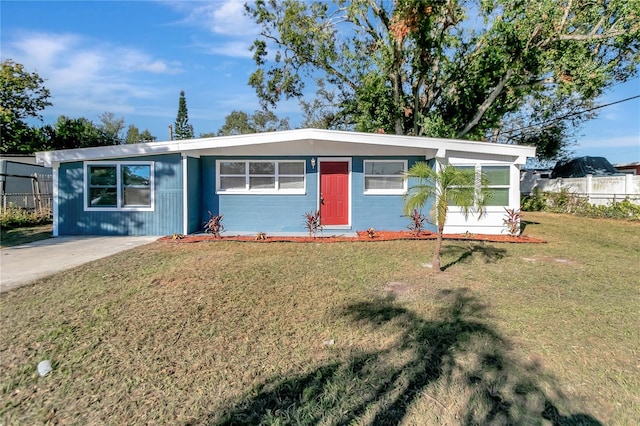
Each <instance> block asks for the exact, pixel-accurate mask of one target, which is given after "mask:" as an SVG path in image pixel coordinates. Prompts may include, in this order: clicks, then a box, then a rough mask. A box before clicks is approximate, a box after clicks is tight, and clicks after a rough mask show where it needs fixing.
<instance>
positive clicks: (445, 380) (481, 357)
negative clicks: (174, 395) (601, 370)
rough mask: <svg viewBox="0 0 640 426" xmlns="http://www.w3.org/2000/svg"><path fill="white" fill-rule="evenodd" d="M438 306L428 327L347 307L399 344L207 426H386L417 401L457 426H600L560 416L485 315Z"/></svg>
mask: <svg viewBox="0 0 640 426" xmlns="http://www.w3.org/2000/svg"><path fill="white" fill-rule="evenodd" d="M439 297H441V298H443V299H444V302H445V305H446V307H445V308H443V309H442V311H441V312H440V315H439V318H440V319H439V320H434V321H427V320H425V319H422V318H420V317H418V316H417V315H415V314H414V313H413V312H411V311H410V310H408V309H405V308H403V307H401V306H398V305H397V304H395V303H394V302H393V300H392V299H381V300H378V301H375V302H367V303H359V304H355V305H351V306H348V307H346V309H345V312H344V313H345V315H347V316H349V317H351V318H352V319H353V320H354V322H355V323H356V325H357V326H362V327H391V329H393V330H394V331H396V332H397V334H396V335H397V336H398V340H396V343H395V344H393V345H388V346H389V347H387V348H386V349H381V350H379V351H374V352H365V353H356V354H352V355H350V356H348V357H346V359H344V360H341V361H337V362H333V363H330V364H328V365H323V366H320V367H318V368H316V369H314V370H313V371H311V372H310V373H309V374H306V375H300V376H293V377H287V378H281V379H275V380H273V381H270V382H268V383H264V384H261V385H259V386H257V387H256V388H254V389H253V390H251V391H250V392H249V393H248V394H247V395H246V396H245V397H244V398H243V399H242V400H241V401H238V402H237V403H236V404H234V405H233V406H232V407H229V408H228V410H226V411H225V412H223V413H215V414H212V415H211V416H210V417H209V418H208V419H206V420H205V422H206V423H208V424H217V425H239V424H309V425H311V424H317V423H322V424H332V425H346V424H351V423H352V422H357V421H358V420H363V421H364V423H365V424H374V425H392V424H398V423H400V422H401V421H402V420H403V419H404V418H405V416H406V415H407V413H408V410H409V409H410V408H411V407H412V406H413V404H414V402H417V401H419V400H422V404H427V406H426V408H425V409H426V410H427V411H428V412H431V411H436V410H439V412H440V415H441V416H442V415H444V416H446V417H445V422H446V418H449V419H450V420H451V421H454V420H453V419H456V420H455V421H456V422H459V423H460V424H463V425H476V424H523V423H524V424H539V423H542V421H543V419H546V420H548V421H550V422H551V424H553V425H556V426H565V425H600V424H601V423H600V422H599V421H597V420H596V419H595V418H593V417H591V416H589V415H587V414H576V415H569V416H563V415H561V414H560V412H559V410H558V405H563V402H564V401H563V400H561V399H558V398H561V397H554V401H552V399H551V398H550V397H549V396H548V395H547V394H546V393H545V391H544V390H543V389H542V383H541V381H540V380H541V379H540V377H541V376H542V371H541V370H540V368H539V367H538V366H536V365H526V366H525V365H520V364H519V363H517V362H515V361H514V360H512V359H510V358H509V355H508V344H507V342H505V341H504V340H503V339H502V338H501V337H500V336H499V335H498V334H497V333H496V332H495V331H494V330H492V329H491V328H490V327H488V326H487V325H486V324H484V323H482V322H481V321H480V320H479V318H481V315H482V314H483V311H484V308H483V306H482V305H480V304H479V303H478V302H477V301H476V300H474V298H472V297H470V296H469V295H468V293H467V291H465V290H459V291H442V292H440V294H439ZM461 357H462V358H464V360H465V361H464V362H460V361H459V360H460V359H461ZM473 360H474V361H473ZM453 388H455V389H453ZM458 388H460V389H458ZM434 389H440V392H441V393H445V394H446V393H447V391H450V392H449V396H450V397H449V398H447V397H446V395H445V397H444V398H443V397H438V398H440V399H438V398H436V397H433V396H430V395H429V394H428V393H427V391H429V392H433V391H434ZM452 389H453V390H452ZM554 394H556V395H561V394H560V393H559V392H557V391H554ZM425 401H426V402H425ZM452 401H453V402H452ZM429 404H430V405H431V406H429ZM427 415H428V414H427ZM437 418H438V417H434V418H432V421H437V420H435V419H437ZM440 419H441V420H442V417H440ZM427 421H428V419H427ZM449 423H450V422H449Z"/></svg>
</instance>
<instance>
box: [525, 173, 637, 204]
mask: <svg viewBox="0 0 640 426" xmlns="http://www.w3.org/2000/svg"><path fill="white" fill-rule="evenodd" d="M534 188H539V189H540V190H541V191H543V192H560V191H561V190H562V189H565V190H567V191H569V193H571V194H574V195H577V196H579V197H584V198H586V199H587V200H588V201H589V203H591V204H594V205H607V204H611V203H612V202H616V201H623V200H625V199H628V200H629V201H631V202H632V203H634V204H638V205H640V175H631V174H625V175H616V176H593V175H587V176H586V177H582V178H557V179H547V178H540V177H539V176H538V175H536V174H530V173H525V174H523V175H522V176H521V179H520V193H521V194H522V195H529V194H531V193H533V190H534Z"/></svg>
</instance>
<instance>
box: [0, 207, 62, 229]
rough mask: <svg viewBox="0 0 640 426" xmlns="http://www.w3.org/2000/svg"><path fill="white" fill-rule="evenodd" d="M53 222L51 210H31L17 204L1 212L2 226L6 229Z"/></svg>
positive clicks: (0, 222) (0, 223)
mask: <svg viewBox="0 0 640 426" xmlns="http://www.w3.org/2000/svg"><path fill="white" fill-rule="evenodd" d="M51 222H52V215H51V211H50V210H40V211H35V210H29V209H23V208H21V207H16V206H8V207H7V209H6V210H5V211H4V212H2V213H0V226H1V227H3V228H6V229H13V228H22V227H25V226H37V225H46V224H49V223H51Z"/></svg>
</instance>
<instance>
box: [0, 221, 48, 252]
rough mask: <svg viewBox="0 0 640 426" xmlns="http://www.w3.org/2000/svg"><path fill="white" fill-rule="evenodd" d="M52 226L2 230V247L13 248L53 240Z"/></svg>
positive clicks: (0, 242)
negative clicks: (48, 239)
mask: <svg viewBox="0 0 640 426" xmlns="http://www.w3.org/2000/svg"><path fill="white" fill-rule="evenodd" d="M51 232H52V225H50V224H49V225H37V226H26V227H20V228H11V229H7V228H4V227H3V228H1V229H0V247H12V246H17V245H20V244H26V243H31V242H33V241H39V240H45V239H47V238H51Z"/></svg>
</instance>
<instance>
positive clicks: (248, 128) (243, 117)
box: [217, 111, 289, 136]
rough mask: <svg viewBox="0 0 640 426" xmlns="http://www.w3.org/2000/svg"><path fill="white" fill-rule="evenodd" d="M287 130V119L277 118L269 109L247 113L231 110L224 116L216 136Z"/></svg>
mask: <svg viewBox="0 0 640 426" xmlns="http://www.w3.org/2000/svg"><path fill="white" fill-rule="evenodd" d="M277 130H289V120H288V119H286V118H283V119H279V118H278V117H277V116H276V115H275V114H274V113H273V112H271V111H256V112H255V113H254V114H247V113H246V112H244V111H231V113H230V114H229V115H227V116H226V117H225V121H224V124H223V125H222V127H221V128H220V129H219V130H218V133H217V135H218V136H229V135H243V134H247V133H264V132H275V131H277Z"/></svg>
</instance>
